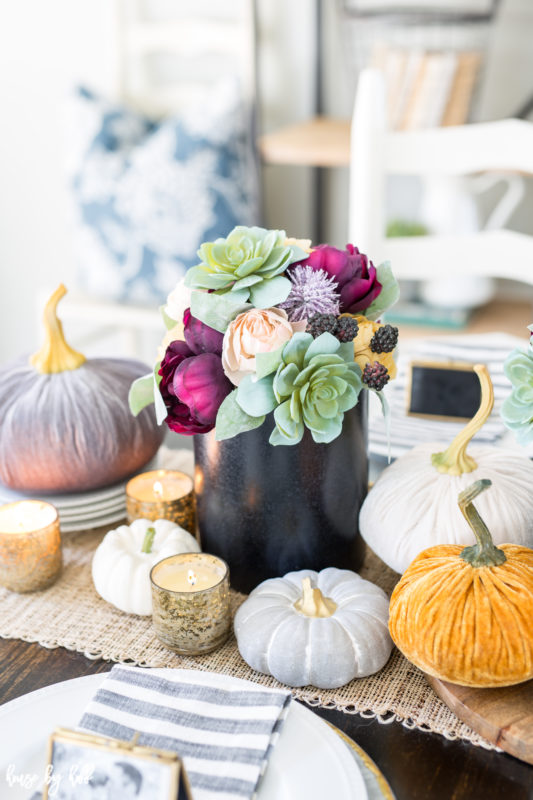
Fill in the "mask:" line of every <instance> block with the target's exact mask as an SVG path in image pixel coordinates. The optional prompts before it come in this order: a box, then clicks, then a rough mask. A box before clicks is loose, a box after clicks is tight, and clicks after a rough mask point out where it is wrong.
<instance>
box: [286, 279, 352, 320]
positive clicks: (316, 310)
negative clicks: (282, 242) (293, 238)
mask: <svg viewBox="0 0 533 800" xmlns="http://www.w3.org/2000/svg"><path fill="white" fill-rule="evenodd" d="M288 277H289V278H290V280H291V282H292V288H291V291H290V294H289V296H288V297H287V299H286V300H284V301H283V303H280V304H279V307H280V308H283V309H285V311H286V312H287V316H288V317H289V320H290V321H291V322H300V321H301V320H305V319H309V318H310V317H312V316H313V315H314V314H335V316H337V314H338V313H339V300H340V298H339V292H338V285H337V282H336V281H335V279H334V278H331V277H329V275H328V274H327V273H326V272H325V271H324V270H323V269H318V270H317V269H313V268H312V267H309V266H306V267H302V266H297V267H294V269H291V270H289V272H288Z"/></svg>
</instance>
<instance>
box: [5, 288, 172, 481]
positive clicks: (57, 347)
mask: <svg viewBox="0 0 533 800" xmlns="http://www.w3.org/2000/svg"><path fill="white" fill-rule="evenodd" d="M65 293H66V289H65V287H64V286H60V287H59V288H58V289H57V290H56V291H55V292H54V294H53V295H52V296H51V297H50V299H49V301H48V303H47V305H46V308H45V312H44V323H45V331H46V339H45V343H44V345H43V347H42V348H41V350H39V352H38V353H36V354H35V355H34V356H32V357H31V359H29V361H28V359H18V360H16V361H14V362H12V363H11V364H8V365H6V366H5V367H3V368H2V369H1V370H0V481H1V482H2V483H3V484H4V485H5V486H8V487H9V488H12V489H17V490H20V491H38V492H55V493H61V492H75V491H76V492H78V491H85V490H89V489H95V488H97V487H100V486H108V485H110V484H112V483H116V482H117V481H120V480H123V479H124V478H126V477H127V476H128V475H131V474H132V473H133V472H135V471H136V470H138V469H140V468H141V467H142V466H143V465H144V464H146V463H147V462H148V461H149V460H150V459H151V458H152V457H153V456H154V454H155V453H156V452H157V449H158V448H159V446H160V444H161V442H162V439H163V436H164V431H163V429H162V428H160V427H159V426H158V425H157V422H156V419H155V414H154V411H153V409H152V408H147V409H145V410H143V411H142V412H141V413H140V414H139V415H138V416H137V417H133V416H132V415H131V413H130V411H129V408H128V392H129V389H130V386H131V383H132V381H134V380H135V379H136V378H139V377H140V376H141V375H143V374H146V372H148V371H149V369H148V367H146V366H145V365H144V364H142V363H141V362H140V361H134V360H131V359H119V358H93V359H86V358H85V356H83V355H82V354H81V353H78V352H76V351H75V350H73V349H72V348H71V347H70V346H69V345H68V344H67V343H66V341H65V338H64V335H63V329H62V325H61V322H60V321H59V319H58V318H57V314H56V308H57V304H58V302H59V300H60V299H61V298H62V297H63V296H64V295H65Z"/></svg>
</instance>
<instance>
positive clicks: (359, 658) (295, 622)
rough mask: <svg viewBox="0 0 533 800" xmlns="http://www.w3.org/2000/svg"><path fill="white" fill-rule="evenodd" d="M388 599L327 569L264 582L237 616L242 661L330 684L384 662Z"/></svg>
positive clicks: (288, 678) (281, 676) (293, 681)
mask: <svg viewBox="0 0 533 800" xmlns="http://www.w3.org/2000/svg"><path fill="white" fill-rule="evenodd" d="M388 619H389V601H388V597H387V595H386V594H385V592H384V591H383V590H382V589H380V588H379V586H375V585H374V584H373V583H370V581H366V580H364V579H363V578H361V577H360V576H359V575H357V574H356V573H355V572H350V571H349V570H346V569H336V568H335V567H328V568H327V569H323V570H322V571H321V572H313V571H311V570H301V571H300V572H289V573H288V574H287V575H285V576H284V577H283V578H271V579H270V580H267V581H263V583H260V584H259V586H257V587H256V588H255V589H254V590H253V592H252V593H251V594H250V596H249V597H248V599H247V600H245V602H244V603H243V604H242V606H241V607H240V608H239V609H238V611H237V613H236V615H235V624H234V627H235V636H236V637H237V645H238V647H239V652H240V654H241V656H242V657H243V658H244V660H245V661H246V663H247V664H248V665H249V666H250V667H252V669H255V670H257V671H258V672H263V673H266V674H267V675H273V677H274V678H276V679H277V680H278V681H281V683H286V684H287V685H288V686H307V685H308V684H310V685H312V686H317V687H318V688H319V689H334V688H337V687H339V686H344V684H346V683H349V681H351V680H352V679H353V678H363V677H365V676H366V675H373V674H374V672H377V671H378V670H380V669H381V668H382V667H383V666H384V665H385V664H386V663H387V661H388V659H389V656H390V654H391V650H392V641H391V638H390V636H389V632H388V627H387V626H388Z"/></svg>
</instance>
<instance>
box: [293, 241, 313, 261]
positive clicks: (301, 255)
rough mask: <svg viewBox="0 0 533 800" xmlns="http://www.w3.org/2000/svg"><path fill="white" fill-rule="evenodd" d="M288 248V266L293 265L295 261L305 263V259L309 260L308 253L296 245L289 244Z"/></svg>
mask: <svg viewBox="0 0 533 800" xmlns="http://www.w3.org/2000/svg"><path fill="white" fill-rule="evenodd" d="M289 246H290V248H291V250H292V256H291V259H290V262H289V263H290V264H294V262H295V261H305V259H306V258H309V253H308V252H307V251H306V250H302V248H301V247H298V245H297V244H291V245H289Z"/></svg>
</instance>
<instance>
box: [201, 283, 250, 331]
mask: <svg viewBox="0 0 533 800" xmlns="http://www.w3.org/2000/svg"><path fill="white" fill-rule="evenodd" d="M251 308H252V306H251V305H249V304H248V303H243V302H242V300H241V298H240V297H236V298H233V297H232V295H231V292H226V293H225V294H214V293H211V294H209V293H207V292H193V293H192V295H191V314H192V315H193V317H196V319H199V320H200V321H201V322H203V323H204V324H205V325H209V327H210V328H214V329H215V330H216V331H219V332H220V333H225V332H226V328H227V327H228V325H229V324H230V322H232V321H233V320H234V319H235V317H236V316H237V315H238V314H242V312H243V311H249V310H250V309H251Z"/></svg>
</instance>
